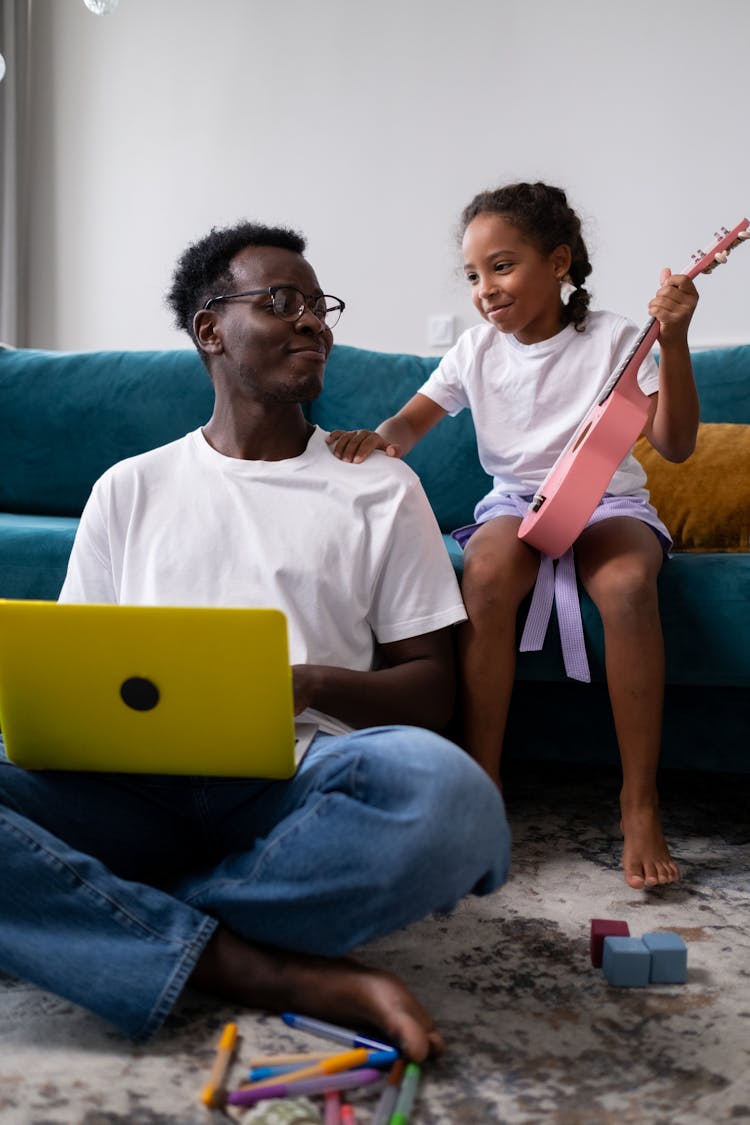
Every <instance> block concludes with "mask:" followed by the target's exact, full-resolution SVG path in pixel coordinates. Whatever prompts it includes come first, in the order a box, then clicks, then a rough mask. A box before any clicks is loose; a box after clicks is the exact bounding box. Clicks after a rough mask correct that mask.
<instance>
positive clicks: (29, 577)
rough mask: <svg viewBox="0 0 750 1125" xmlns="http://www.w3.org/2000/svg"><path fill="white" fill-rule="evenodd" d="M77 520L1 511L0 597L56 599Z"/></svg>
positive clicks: (71, 545) (65, 568)
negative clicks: (0, 559)
mask: <svg viewBox="0 0 750 1125" xmlns="http://www.w3.org/2000/svg"><path fill="white" fill-rule="evenodd" d="M77 527H78V520H77V519H76V518H74V517H65V516H21V515H16V514H15V513H9V512H0V542H1V543H2V565H0V598H41V599H43V600H45V601H56V599H57V595H58V594H59V593H60V588H61V586H62V584H63V581H64V579H65V572H66V570H67V569H68V556H69V555H70V552H71V548H72V547H73V540H74V538H75V534H76V529H77Z"/></svg>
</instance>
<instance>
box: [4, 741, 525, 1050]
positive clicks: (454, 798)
mask: <svg viewBox="0 0 750 1125" xmlns="http://www.w3.org/2000/svg"><path fill="white" fill-rule="evenodd" d="M509 855H510V833H509V830H508V826H507V822H506V819H505V812H504V808H503V802H502V799H501V797H500V796H499V794H498V792H497V790H496V788H495V786H494V785H493V784H492V782H491V781H490V780H489V778H488V777H487V776H486V775H485V774H484V772H483V771H482V770H481V769H480V768H479V767H478V766H477V765H476V763H475V762H473V761H472V760H471V759H470V758H469V757H468V756H467V755H466V754H465V753H464V752H463V751H462V750H459V749H458V747H456V746H454V745H453V744H452V743H451V742H448V741H446V740H445V739H444V738H441V737H440V736H439V735H435V734H432V733H430V732H428V731H424V730H420V729H418V728H416V727H377V728H371V729H368V730H362V731H355V732H354V733H352V734H348V735H343V736H340V737H331V736H327V735H319V736H318V737H317V738H316V739H315V741H314V743H313V745H312V746H311V748H310V749H309V750H308V752H307V755H306V757H305V759H304V761H303V762H302V765H301V766H300V768H299V770H298V772H297V774H296V775H295V777H293V778H292V779H290V780H289V781H271V782H268V781H255V780H252V781H248V780H237V779H228V778H204V777H163V776H151V775H146V776H144V775H123V774H91V773H63V772H57V771H40V772H30V771H26V770H22V769H19V768H18V767H16V766H13V765H11V764H10V763H9V762H8V761H7V759H6V758H5V755H4V752H3V746H2V741H1V740H0V856H2V862H0V969H2V970H3V971H4V972H7V973H10V974H12V975H14V976H17V977H21V978H24V979H26V980H28V981H31V982H33V983H34V984H36V985H38V986H39V987H41V988H44V989H47V990H49V991H51V992H55V993H57V994H58V995H60V996H64V997H66V998H67V999H69V1000H72V1001H74V1002H75V1003H78V1004H81V1005H82V1006H83V1007H85V1008H89V1009H90V1010H91V1011H93V1012H96V1013H97V1014H98V1015H100V1016H102V1017H103V1018H104V1019H106V1020H108V1021H110V1022H111V1023H113V1024H115V1025H116V1026H117V1027H119V1028H120V1029H121V1030H122V1031H124V1032H125V1033H126V1034H128V1035H130V1036H132V1037H133V1038H145V1037H146V1036H148V1035H150V1034H151V1033H153V1032H154V1031H155V1030H156V1029H157V1028H158V1027H159V1026H160V1025H161V1024H162V1022H163V1021H164V1019H165V1018H166V1017H167V1015H168V1014H169V1012H170V1010H171V1009H172V1007H173V1005H174V1003H175V1001H176V999H177V997H178V996H179V994H180V992H181V991H182V989H183V988H184V986H185V984H186V982H187V981H188V979H189V977H190V975H191V973H192V971H193V969H194V967H195V964H196V962H197V960H198V958H199V957H200V956H201V953H202V951H203V949H204V948H205V946H206V944H207V943H208V941H209V940H210V938H211V935H212V934H213V932H214V930H215V929H216V927H217V926H218V925H219V924H220V923H221V924H222V925H223V926H225V927H226V928H227V929H229V930H231V931H233V932H234V933H235V934H237V935H239V936H240V937H242V938H244V939H245V940H247V941H248V942H259V943H263V944H267V945H272V946H275V947H277V948H283V949H287V950H295V951H299V952H307V953H318V954H324V955H328V956H338V955H341V954H343V953H345V952H347V951H348V950H350V949H352V948H353V947H354V946H357V945H360V944H362V943H364V942H367V941H369V940H371V939H373V938H376V937H379V936H381V935H383V934H385V933H388V932H390V931H392V930H395V929H398V928H400V927H402V926H406V925H408V924H409V923H410V922H413V921H415V920H416V919H418V918H420V917H423V916H425V915H426V914H429V913H430V912H431V911H433V910H449V909H451V908H452V907H453V906H454V905H455V903H456V902H457V901H458V900H459V899H460V898H462V897H463V896H464V895H466V894H468V893H470V892H475V893H477V894H486V893H488V892H490V891H493V890H495V889H496V888H497V887H499V886H500V885H501V884H502V883H503V882H504V881H505V879H506V878H507V874H508V864H509Z"/></svg>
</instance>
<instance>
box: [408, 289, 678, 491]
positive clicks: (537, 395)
mask: <svg viewBox="0 0 750 1125" xmlns="http://www.w3.org/2000/svg"><path fill="white" fill-rule="evenodd" d="M637 335H638V328H637V326H636V325H635V324H633V323H632V321H629V320H627V319H626V318H625V317H622V316H618V315H617V314H615V313H610V312H604V311H599V312H591V313H589V315H588V317H587V320H586V329H585V331H584V332H576V330H575V328H574V327H573V325H571V324H569V325H567V327H565V328H564V329H563V330H562V332H559V333H558V334H557V335H556V336H553V337H551V338H550V339H549V340H543V341H542V342H541V343H538V344H521V343H519V342H518V340H516V338H515V336H513V335H510V334H508V333H503V332H498V330H497V329H496V328H495V327H493V326H492V325H488V324H479V325H477V326H476V327H474V328H470V329H469V330H468V331H466V332H464V333H463V334H462V335H461V337H460V338H459V340H458V341H457V343H456V344H455V345H454V347H453V348H451V350H450V351H449V352H447V353H446V355H445V356H444V357H443V358H442V360H441V361H440V364H439V365H438V367H436V369H435V370H434V371H433V373H432V375H431V376H430V378H429V379H428V380H427V382H426V383H425V384H424V385H423V386H422V387H420V394H423V395H427V397H428V398H431V399H432V400H433V401H434V402H436V403H437V404H438V406H441V407H442V408H443V410H446V411H447V412H448V413H449V414H457V413H458V412H459V411H460V410H463V409H464V408H468V409H470V410H471V414H472V419H473V421H474V426H475V428H476V432H477V447H478V450H479V459H480V461H481V463H482V467H483V468H484V470H485V472H487V473H489V475H490V476H491V477H493V478H494V486H493V489H492V494H497V495H503V494H506V493H520V494H527V493H528V494H533V493H534V492H536V491H537V489H538V488H539V486H540V485H541V484H542V483H543V482H544V480H545V479H546V477H547V475H548V473H549V471H550V469H551V468H552V466H553V465H554V464H555V462H556V460H557V458H558V456H559V455H560V453H561V452H562V450H563V449H564V448H565V446H566V445H567V444H568V442H569V440H570V438H571V437H572V435H573V434H574V432H575V431H576V429H577V428H578V426H579V425H580V423H581V422H582V421H583V419H584V418H585V416H586V414H587V413H588V411H589V410H590V408H591V407H592V406H593V405H594V404H595V403H596V402H597V401H598V398H599V397H600V394H601V392H602V391H603V390H604V388H605V387H606V386H607V385H608V384H609V382H610V380H611V376H612V374H613V373H614V372H615V371H616V369H617V367H618V364H619V363H620V362H621V361H622V359H623V358H624V357H625V356H626V355H627V354H628V352H629V351H630V349H631V347H632V345H633V343H634V341H635V339H636V337H637ZM638 383H639V386H640V388H641V390H642V391H643V392H644V394H647V395H650V394H653V393H654V392H655V391H657V390H658V387H659V371H658V367H657V365H656V362H655V361H654V359H653V357H652V356H650V355H649V356H647V357H646V359H645V360H644V361H643V363H642V365H641V367H640V370H639V372H638ZM645 481H646V475H645V473H644V472H643V469H642V468H641V466H640V464H639V463H638V461H637V460H636V459H635V457H633V456H632V454H630V453H629V454H628V455H627V456H626V457H625V458H624V460H623V461H622V463H621V464H620V466H619V467H618V469H617V470H616V472H615V474H614V476H613V477H612V481H611V483H610V484H609V486H608V488H607V492H610V493H613V494H615V495H625V494H627V495H631V496H643V497H646V496H647V495H648V493H647V491H646V490H645V488H644V487H643V486H644V484H645ZM492 494H490V495H492Z"/></svg>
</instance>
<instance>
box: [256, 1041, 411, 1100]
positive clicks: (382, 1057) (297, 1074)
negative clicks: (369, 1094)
mask: <svg viewBox="0 0 750 1125" xmlns="http://www.w3.org/2000/svg"><path fill="white" fill-rule="evenodd" d="M395 1057H396V1055H395V1051H392V1050H390V1051H366V1050H365V1048H364V1047H356V1048H355V1049H354V1050H353V1051H343V1052H342V1053H341V1054H340V1055H333V1057H332V1058H330V1059H321V1060H320V1062H317V1063H313V1064H312V1065H311V1066H303V1067H300V1068H299V1069H297V1070H290V1071H287V1072H286V1073H285V1074H284V1075H283V1078H284V1082H286V1083H291V1082H298V1081H299V1080H300V1079H301V1078H317V1077H318V1075H321V1074H340V1073H341V1071H342V1070H352V1069H353V1068H355V1067H362V1066H370V1065H371V1064H373V1063H374V1064H376V1065H378V1064H379V1065H380V1066H388V1065H389V1064H390V1063H392V1062H393V1060H394V1058H395ZM273 1082H274V1079H273V1077H271V1078H267V1079H262V1080H261V1081H260V1082H254V1083H253V1084H252V1085H251V1086H250V1087H249V1088H250V1089H251V1090H255V1089H259V1088H260V1087H261V1086H264V1085H268V1084H269V1083H271V1084H273Z"/></svg>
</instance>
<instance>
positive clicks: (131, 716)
mask: <svg viewBox="0 0 750 1125" xmlns="http://www.w3.org/2000/svg"><path fill="white" fill-rule="evenodd" d="M0 728H1V729H2V733H3V738H4V740H5V749H6V753H7V755H8V757H9V759H10V760H11V761H12V762H15V763H16V764H17V765H19V766H23V767H25V768H26V769H60V770H102V771H117V772H125V773H159V774H164V773H166V774H205V775H213V776H222V777H262V778H287V777H291V776H292V775H293V773H294V772H295V769H296V766H297V763H298V761H299V759H300V758H301V756H302V754H303V753H304V751H305V750H306V749H307V746H308V745H309V743H310V741H311V740H312V736H313V734H314V730H315V728H314V727H313V728H308V729H307V730H306V731H304V732H302V733H303V734H304V737H300V738H296V737H295V724H294V706H293V696H292V672H291V667H290V664H289V656H288V647H287V630H286V618H285V616H284V614H283V613H281V612H280V611H279V610H275V609H214V608H194V607H177V606H174V607H173V606H123V605H68V604H62V605H61V604H58V603H57V602H41V601H11V600H2V599H0Z"/></svg>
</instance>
